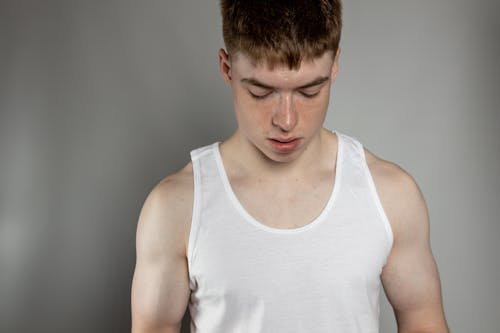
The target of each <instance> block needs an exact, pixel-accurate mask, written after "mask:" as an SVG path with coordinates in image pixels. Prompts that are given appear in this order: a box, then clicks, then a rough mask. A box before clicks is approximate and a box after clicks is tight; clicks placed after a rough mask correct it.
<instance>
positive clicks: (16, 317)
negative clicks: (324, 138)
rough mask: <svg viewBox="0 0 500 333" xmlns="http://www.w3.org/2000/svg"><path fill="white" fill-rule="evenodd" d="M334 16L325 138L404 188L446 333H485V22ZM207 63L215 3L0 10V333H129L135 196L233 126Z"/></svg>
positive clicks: (453, 6) (492, 307) (490, 83)
mask: <svg viewBox="0 0 500 333" xmlns="http://www.w3.org/2000/svg"><path fill="white" fill-rule="evenodd" d="M344 9H345V15H344V22H345V28H344V31H343V36H342V42H341V47H342V55H341V59H340V73H339V77H338V80H337V82H336V83H335V85H334V88H333V91H332V101H331V105H330V113H329V116H328V118H327V121H326V127H328V128H330V129H338V130H339V131H342V132H344V133H346V134H349V135H352V136H355V137H357V138H358V139H359V140H360V141H361V142H363V143H364V144H365V146H366V147H367V148H368V149H370V150H372V151H373V152H375V153H376V154H377V155H379V156H381V157H383V158H385V159H388V160H391V161H393V162H395V163H398V164H399V165H401V166H402V167H403V168H405V169H406V170H407V171H408V172H410V173H411V174H412V175H413V176H414V178H415V179H416V180H417V182H418V183H419V185H420V187H421V190H422V191H423V193H424V196H425V198H426V201H427V205H428V207H429V212H430V217H431V236H432V246H433V251H434V254H435V256H436V260H437V262H438V265H439V268H440V273H441V278H442V284H443V297H444V304H445V308H446V313H447V318H448V321H449V324H450V327H451V329H452V331H453V332H498V329H499V327H500V287H499V283H498V281H500V259H499V256H500V245H499V242H498V241H497V238H498V237H499V236H500V224H499V216H500V200H499V198H500V177H499V176H498V172H499V167H498V165H499V163H500V149H499V140H500V134H499V130H500V108H499V107H500V98H499V93H500V89H499V88H500V70H499V68H500V66H499V64H498V59H500V47H499V44H500V33H499V31H500V20H499V19H498V12H499V10H500V5H499V3H498V1H494V0H491V1H488V0H479V1H462V0H439V1H410V0H397V1H396V0H393V1H390V0H380V1H361V0H352V1H347V0H346V1H345V3H344ZM221 46H222V38H221V23H220V17H219V12H218V6H217V2H216V1H177V2H175V3H174V2H173V1H130V0H129V1H116V0H106V1H71V0H61V1H26V0H12V1H6V0H2V1H0V237H1V238H0V245H1V252H0V325H1V326H0V331H1V332H32V331H37V332H126V331H128V330H129V327H130V283H131V278H132V273H133V268H134V262H135V243H134V242H135V228H136V223H137V218H138V214H139V211H140V208H141V206H142V204H143V202H144V199H145V197H146V195H147V193H148V192H149V191H150V190H151V189H152V187H153V186H154V185H155V184H156V183H157V182H158V181H159V180H160V179H162V178H163V177H165V176H166V175H167V174H169V173H171V172H173V171H175V170H177V169H179V168H180V167H182V166H183V165H184V164H185V163H187V162H188V151H189V150H190V149H192V148H195V147H198V146H201V145H205V144H208V143H211V142H213V141H215V140H222V139H224V138H225V137H226V136H228V135H229V134H231V133H232V131H233V129H234V127H235V125H236V124H235V120H234V117H233V111H232V109H231V107H232V103H231V95H230V91H229V90H228V88H226V86H225V85H224V83H223V81H222V79H221V78H220V77H219V74H218V70H217V50H218V48H219V47H221ZM395 327H396V326H395V324H394V317H393V314H392V312H391V310H390V308H389V306H388V304H387V303H386V302H385V303H383V307H382V312H381V332H395Z"/></svg>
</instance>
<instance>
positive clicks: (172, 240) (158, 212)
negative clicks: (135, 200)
mask: <svg viewBox="0 0 500 333" xmlns="http://www.w3.org/2000/svg"><path fill="white" fill-rule="evenodd" d="M192 206H193V168H192V164H191V163H189V164H187V165H186V166H185V167H184V168H182V169H181V170H179V171H177V172H176V173H174V174H171V175H169V176H167V177H165V178H163V179H162V180H161V181H160V182H158V184H156V185H155V186H154V188H153V189H152V190H151V191H150V193H149V194H148V196H147V198H146V200H145V202H144V205H143V207H142V209H141V213H140V217H139V222H138V226H137V240H138V241H139V240H140V238H141V237H145V238H147V239H146V240H144V242H143V243H144V244H148V248H150V249H151V250H152V251H158V255H159V254H160V253H164V250H165V247H168V250H169V252H170V251H172V250H173V251H175V252H176V253H178V254H179V255H183V256H185V250H186V244H187V239H188V234H189V228H190V223H191V215H192Z"/></svg>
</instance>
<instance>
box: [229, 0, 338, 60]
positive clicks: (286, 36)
mask: <svg viewBox="0 0 500 333" xmlns="http://www.w3.org/2000/svg"><path fill="white" fill-rule="evenodd" d="M220 5H221V13H222V29H223V36H224V43H225V45H226V48H227V52H228V54H229V56H230V57H234V56H236V55H237V54H238V53H240V52H241V53H243V54H245V55H246V56H247V57H248V58H250V59H251V60H252V61H253V62H255V63H266V64H267V65H268V66H270V67H274V66H275V65H286V66H288V67H289V68H290V69H297V68H299V67H300V64H301V62H302V60H305V61H307V60H313V59H315V58H318V57H320V56H322V55H323V54H324V53H325V52H326V51H332V54H333V55H335V54H336V53H337V49H338V48H339V42H340V35H341V29H342V4H341V1H340V0H295V1H286V0H268V1H265V0H253V1H248V0H221V2H220Z"/></svg>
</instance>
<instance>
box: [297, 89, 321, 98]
mask: <svg viewBox="0 0 500 333" xmlns="http://www.w3.org/2000/svg"><path fill="white" fill-rule="evenodd" d="M300 94H301V95H302V96H304V97H306V98H313V97H315V96H317V95H318V94H319V91H317V92H315V93H312V94H311V93H306V92H303V91H301V92H300Z"/></svg>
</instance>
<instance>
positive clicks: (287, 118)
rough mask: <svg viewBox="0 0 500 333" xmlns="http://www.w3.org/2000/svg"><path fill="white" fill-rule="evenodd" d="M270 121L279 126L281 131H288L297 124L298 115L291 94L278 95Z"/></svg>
mask: <svg viewBox="0 0 500 333" xmlns="http://www.w3.org/2000/svg"><path fill="white" fill-rule="evenodd" d="M272 121H273V125H274V126H276V127H279V128H280V129H281V130H282V131H283V132H289V131H291V130H292V129H293V128H294V127H295V126H296V125H297V121H298V117H297V112H296V110H295V106H294V103H293V100H292V94H282V95H281V96H280V98H279V104H278V106H277V107H276V109H275V110H274V113H273V119H272Z"/></svg>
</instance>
